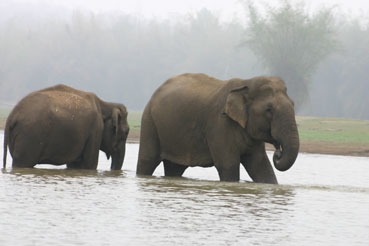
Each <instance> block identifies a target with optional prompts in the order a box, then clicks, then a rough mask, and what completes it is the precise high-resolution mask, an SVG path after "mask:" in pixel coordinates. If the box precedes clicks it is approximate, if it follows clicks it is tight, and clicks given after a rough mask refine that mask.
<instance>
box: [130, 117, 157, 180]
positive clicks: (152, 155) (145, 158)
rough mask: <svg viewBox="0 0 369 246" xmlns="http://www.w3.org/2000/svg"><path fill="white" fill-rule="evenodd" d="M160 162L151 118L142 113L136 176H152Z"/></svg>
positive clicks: (155, 133)
mask: <svg viewBox="0 0 369 246" xmlns="http://www.w3.org/2000/svg"><path fill="white" fill-rule="evenodd" d="M160 162H161V158H160V142H159V137H158V134H157V132H156V128H155V125H154V122H153V120H152V119H151V116H150V115H148V114H147V112H144V115H143V116H142V126H141V134H140V147H139V153H138V161H137V168H136V174H138V175H152V174H153V173H154V171H155V169H156V168H157V166H158V165H159V164H160Z"/></svg>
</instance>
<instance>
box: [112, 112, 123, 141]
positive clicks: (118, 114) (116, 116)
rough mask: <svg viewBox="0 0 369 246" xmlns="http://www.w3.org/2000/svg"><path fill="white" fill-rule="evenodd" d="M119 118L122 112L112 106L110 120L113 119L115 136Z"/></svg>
mask: <svg viewBox="0 0 369 246" xmlns="http://www.w3.org/2000/svg"><path fill="white" fill-rule="evenodd" d="M121 118H122V113H121V112H120V110H119V109H118V108H114V109H113V111H112V121H113V127H114V129H115V137H118V135H119V124H120V121H121ZM116 139H117V138H116ZM115 144H117V143H115Z"/></svg>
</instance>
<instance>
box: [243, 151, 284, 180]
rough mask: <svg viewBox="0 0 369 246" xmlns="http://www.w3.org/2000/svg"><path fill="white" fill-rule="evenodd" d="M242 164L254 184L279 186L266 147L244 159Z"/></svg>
mask: <svg viewBox="0 0 369 246" xmlns="http://www.w3.org/2000/svg"><path fill="white" fill-rule="evenodd" d="M241 163H242V165H243V166H244V167H245V169H246V171H247V173H248V174H249V176H250V178H251V179H252V180H253V181H254V182H257V183H267V184H278V181H277V178H276V176H275V174H274V170H273V167H272V165H271V164H270V161H269V159H268V156H267V154H266V152H265V147H264V146H263V147H260V148H258V150H257V151H254V152H253V153H252V154H250V155H247V156H244V157H242V158H241Z"/></svg>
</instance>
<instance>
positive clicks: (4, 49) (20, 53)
mask: <svg viewBox="0 0 369 246" xmlns="http://www.w3.org/2000/svg"><path fill="white" fill-rule="evenodd" d="M72 2H73V4H72ZM99 2H100V3H101V1H91V6H89V7H86V6H85V5H83V4H82V3H83V1H63V4H61V1H56V0H55V1H43V2H42V1H36V0H35V1H2V2H1V3H0V107H11V106H13V105H14V104H15V103H16V102H17V101H18V100H19V99H20V98H22V97H23V96H25V95H26V94H28V93H29V92H31V91H33V90H36V89H40V88H44V87H47V86H50V85H54V84H59V83H64V84H68V85H70V86H74V87H76V88H79V89H82V90H87V91H91V92H94V93H96V94H97V95H98V96H100V97H101V98H102V99H104V100H106V101H116V102H121V103H124V104H126V105H127V106H128V108H129V109H130V110H142V109H143V107H144V105H145V104H146V102H147V101H148V99H149V97H150V96H151V94H152V93H153V91H154V90H155V89H156V88H157V87H158V86H159V85H160V84H161V83H163V82H164V81H165V80H166V79H168V78H169V77H171V76H174V75H177V74H180V73H186V72H201V73H207V74H209V75H211V76H215V77H218V78H221V79H229V78H233V77H240V78H250V77H253V76H259V75H270V70H268V69H266V68H265V66H263V63H262V62H261V61H260V60H259V58H258V57H257V56H255V54H254V52H253V51H252V50H251V49H250V48H249V47H246V46H244V45H241V44H242V42H243V41H244V40H245V38H247V37H246V36H247V27H248V26H247V14H248V12H247V11H245V9H244V8H243V6H242V4H241V5H240V2H239V1H228V2H227V1H198V2H202V4H199V5H195V4H194V3H192V1H189V3H188V4H189V5H187V6H182V5H180V4H178V3H177V4H170V3H168V6H167V5H162V7H160V5H158V6H156V7H154V6H152V7H150V6H146V5H145V3H146V2H145V1H136V4H133V5H132V4H130V3H129V2H126V4H127V8H124V3H125V1H113V0H110V1H106V2H107V3H109V5H101V4H98V3H99ZM152 2H155V1H152ZM159 2H160V3H162V2H163V1H159ZM182 2H183V1H182ZM313 2H314V4H313V6H311V5H312V4H311V3H310V4H309V5H307V7H310V8H311V9H312V10H311V11H319V10H320V8H321V7H320V6H321V5H319V4H318V2H319V1H313ZM315 2H316V3H315ZM353 2H356V3H357V4H358V5H357V6H359V7H360V2H359V1H353ZM211 3H213V4H211ZM225 3H228V5H226V4H225ZM258 4H259V3H258ZM337 4H338V5H337ZM339 4H340V2H339V1H337V2H336V5H335V6H336V7H335V9H334V18H335V20H334V22H335V33H334V35H335V38H336V39H337V41H338V43H339V45H338V49H337V50H336V51H335V52H334V53H332V54H331V55H329V56H328V57H327V58H326V59H324V60H322V61H321V62H320V63H319V66H318V68H317V69H316V70H315V71H314V73H313V74H312V76H311V78H310V80H309V84H308V87H307V90H308V92H309V93H308V96H307V97H306V99H305V100H304V102H303V104H302V105H301V106H299V108H298V109H297V110H298V114H299V115H311V116H325V117H346V118H358V119H369V110H367V105H369V97H368V96H367V91H369V81H368V71H369V46H368V43H369V24H368V20H369V12H368V11H366V9H365V8H361V11H357V9H356V10H354V9H351V10H350V11H349V13H348V12H347V10H348V9H347V8H345V7H343V6H342V5H339ZM115 6H116V8H115ZM260 6H261V8H262V4H260ZM332 6H333V5H332ZM187 7H188V8H187ZM186 8H187V9H186ZM165 11H166V12H165ZM317 38H319V37H317Z"/></svg>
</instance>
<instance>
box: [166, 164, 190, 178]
mask: <svg viewBox="0 0 369 246" xmlns="http://www.w3.org/2000/svg"><path fill="white" fill-rule="evenodd" d="M163 162H164V174H165V176H170V177H181V176H182V175H183V173H184V171H185V170H186V169H187V167H188V166H184V165H180V164H177V163H174V162H171V161H168V160H164V161H163Z"/></svg>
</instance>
